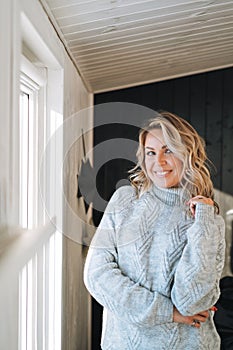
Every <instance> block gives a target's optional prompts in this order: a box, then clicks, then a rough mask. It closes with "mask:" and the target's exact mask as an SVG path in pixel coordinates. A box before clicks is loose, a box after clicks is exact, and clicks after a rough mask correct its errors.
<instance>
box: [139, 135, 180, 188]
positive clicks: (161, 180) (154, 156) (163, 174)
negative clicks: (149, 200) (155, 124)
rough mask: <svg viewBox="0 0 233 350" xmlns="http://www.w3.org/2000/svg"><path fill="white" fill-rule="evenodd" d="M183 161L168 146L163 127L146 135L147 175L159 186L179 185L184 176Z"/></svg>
mask: <svg viewBox="0 0 233 350" xmlns="http://www.w3.org/2000/svg"><path fill="white" fill-rule="evenodd" d="M182 165H183V164H182V161H181V160H180V159H178V158H177V157H176V156H175V155H174V153H172V152H171V151H170V150H169V149H168V148H167V146H166V143H165V141H164V137H163V133H162V130H161V129H153V130H151V131H150V132H149V133H148V134H147V135H146V140H145V167H146V172H147V176H148V177H149V178H150V180H151V181H152V182H153V183H154V184H155V185H156V186H158V187H162V188H169V187H178V186H179V183H180V180H181V176H182Z"/></svg>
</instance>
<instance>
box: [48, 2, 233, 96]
mask: <svg viewBox="0 0 233 350" xmlns="http://www.w3.org/2000/svg"><path fill="white" fill-rule="evenodd" d="M43 2H44V3H45V2H46V6H47V7H48V8H49V13H48V15H50V17H51V20H52V21H53V22H55V23H54V25H55V26H56V27H57V28H59V31H60V33H61V34H62V35H61V39H62V40H63V41H64V44H65V46H66V48H67V49H68V51H69V53H70V55H71V56H72V58H73V60H74V62H75V64H76V65H77V67H78V69H79V71H80V72H81V74H82V77H83V79H84V81H85V82H86V86H88V87H89V90H91V91H92V92H95V93H96V92H100V91H108V90H113V89H117V88H122V87H128V86H133V85H140V84H144V83H148V82H153V81H159V80H165V79H167V78H170V77H178V76H185V75H190V74H194V73H197V72H203V71H208V70H213V69H218V68H223V67H229V66H233V0H212V1H211V0H197V1H193V0H144V1H142V0H87V1H84V0H43Z"/></svg>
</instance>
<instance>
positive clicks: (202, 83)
mask: <svg viewBox="0 0 233 350" xmlns="http://www.w3.org/2000/svg"><path fill="white" fill-rule="evenodd" d="M189 96H190V122H191V124H192V125H193V126H194V128H195V129H196V130H197V132H198V133H199V134H200V135H201V136H202V137H205V100H206V74H200V75H197V76H192V77H191V78H190V94H189Z"/></svg>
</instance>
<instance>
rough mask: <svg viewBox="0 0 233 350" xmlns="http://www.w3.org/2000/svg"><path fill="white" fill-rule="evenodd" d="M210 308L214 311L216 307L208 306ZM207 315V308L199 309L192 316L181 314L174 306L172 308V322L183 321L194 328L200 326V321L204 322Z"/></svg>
mask: <svg viewBox="0 0 233 350" xmlns="http://www.w3.org/2000/svg"><path fill="white" fill-rule="evenodd" d="M210 310H212V311H216V310H217V309H216V308H215V306H213V307H212V308H210ZM208 317H209V310H205V311H201V312H199V313H198V314H196V315H193V316H183V315H181V313H180V312H179V311H178V310H177V309H176V307H175V306H174V308H173V322H176V323H184V324H187V325H189V326H192V327H195V328H200V327H201V323H203V322H206V320H207V319H208Z"/></svg>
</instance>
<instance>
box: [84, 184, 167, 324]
mask: <svg viewBox="0 0 233 350" xmlns="http://www.w3.org/2000/svg"><path fill="white" fill-rule="evenodd" d="M118 191H119V190H118ZM121 193H122V191H121V192H120V194H119V193H116V194H115V195H114V198H113V199H112V200H111V203H109V205H108V208H107V209H106V211H105V214H104V216H103V219H102V221H101V223H100V225H99V227H98V229H97V231H96V234H95V236H94V239H93V242H92V244H91V247H90V248H89V252H88V256H87V260H86V264H85V270H84V282H85V285H86V287H87V289H88V290H89V292H90V293H91V295H92V296H93V297H94V298H95V299H96V300H97V301H98V302H99V303H100V304H101V305H103V306H104V307H106V308H107V309H108V310H110V311H111V312H113V313H114V314H115V315H116V316H117V317H119V318H121V319H123V320H125V321H127V322H130V323H133V324H136V325H138V326H142V327H151V326H154V325H156V324H160V323H166V322H172V321H173V304H172V302H171V299H170V298H167V297H166V296H163V295H161V294H159V293H156V292H152V291H150V290H149V289H146V288H145V287H142V286H140V284H138V283H136V282H135V281H133V280H132V279H130V278H129V277H128V276H126V275H124V274H123V273H122V271H121V270H120V268H119V266H118V264H117V260H118V257H117V248H116V244H115V231H114V225H115V213H114V212H115V210H114V208H113V206H112V202H114V201H116V197H118V198H117V201H118V200H120V198H119V197H120V195H121ZM118 204H119V203H118ZM109 208H111V210H109Z"/></svg>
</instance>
